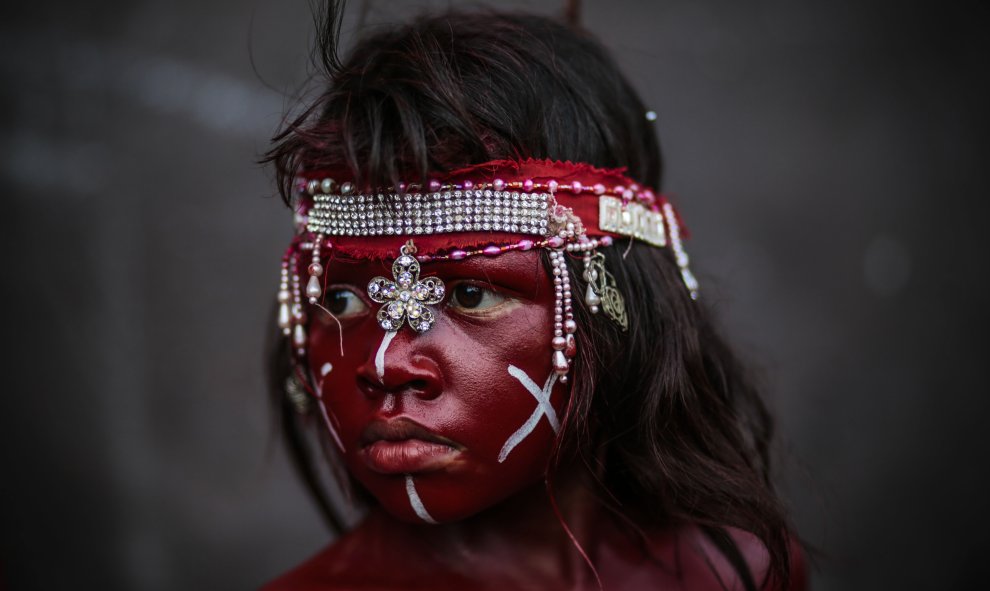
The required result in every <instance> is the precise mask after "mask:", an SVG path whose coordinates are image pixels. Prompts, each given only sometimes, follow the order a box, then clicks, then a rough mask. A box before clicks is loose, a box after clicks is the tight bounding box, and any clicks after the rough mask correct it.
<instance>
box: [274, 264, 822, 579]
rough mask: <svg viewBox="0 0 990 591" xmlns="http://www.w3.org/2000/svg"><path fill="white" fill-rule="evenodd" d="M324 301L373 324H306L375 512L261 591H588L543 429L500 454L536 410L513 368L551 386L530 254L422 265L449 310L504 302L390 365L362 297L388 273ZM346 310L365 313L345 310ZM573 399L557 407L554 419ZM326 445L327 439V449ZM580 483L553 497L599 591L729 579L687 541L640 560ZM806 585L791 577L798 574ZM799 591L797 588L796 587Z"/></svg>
mask: <svg viewBox="0 0 990 591" xmlns="http://www.w3.org/2000/svg"><path fill="white" fill-rule="evenodd" d="M327 274H328V283H327V290H328V292H329V291H331V290H334V289H347V290H350V291H352V292H353V293H355V294H356V295H357V296H359V297H360V298H362V299H363V304H364V306H366V309H364V310H363V311H360V313H355V314H345V315H344V316H345V317H341V319H340V320H341V326H342V332H343V347H344V354H343V356H342V355H341V353H340V342H339V339H340V332H339V329H338V325H337V323H336V322H335V321H334V320H333V319H331V318H330V317H329V316H327V315H326V314H325V313H322V312H320V311H318V310H316V309H312V310H311V312H310V316H311V320H310V323H309V335H310V342H309V349H308V350H309V353H308V354H309V360H308V361H309V366H310V367H311V368H320V367H323V366H324V365H325V364H326V363H329V364H331V365H332V367H333V369H332V371H331V372H330V373H329V374H327V375H326V376H325V377H323V378H320V376H318V375H314V380H315V381H316V384H317V389H318V392H320V393H321V395H322V397H323V400H324V402H325V405H326V409H327V412H328V414H329V416H330V420H331V422H332V423H333V425H334V428H335V430H336V431H337V434H338V435H339V438H340V441H341V443H342V444H343V447H344V453H343V454H342V455H343V459H344V463H345V464H346V466H347V468H348V470H349V471H350V473H351V474H352V475H353V476H354V478H355V479H356V480H357V481H358V482H360V484H361V485H362V486H363V487H365V488H366V489H367V490H368V491H369V492H370V493H371V494H372V495H373V496H374V497H375V498H376V499H377V501H378V503H379V505H377V506H374V507H372V509H371V511H370V513H369V515H368V516H367V517H366V518H365V519H364V521H363V522H362V523H361V524H359V525H358V526H357V527H356V528H355V529H353V530H352V531H350V532H348V533H347V534H345V535H344V536H343V537H342V538H341V539H339V540H337V541H336V542H335V543H334V544H332V545H331V546H329V547H328V548H327V549H325V550H323V551H322V552H320V553H319V554H317V555H316V556H315V557H313V558H312V559H310V560H309V561H307V562H306V563H304V564H303V565H301V566H300V567H298V568H297V569H295V570H294V571H292V572H290V573H288V574H287V575H285V576H283V577H281V578H279V579H278V580H276V581H274V582H272V583H271V584H269V585H268V586H266V587H265V589H266V590H267V591H289V590H316V589H358V588H360V589H500V590H503V589H597V588H598V584H597V582H596V580H595V575H594V574H593V571H592V569H590V568H589V567H588V566H587V564H586V563H585V561H584V559H583V558H582V556H581V554H580V553H579V551H578V550H577V548H576V546H575V544H574V543H573V542H572V541H571V540H570V538H569V537H568V535H567V533H566V532H565V530H564V528H563V527H562V526H561V523H560V521H559V520H558V518H557V516H556V514H555V512H554V508H553V506H552V505H551V503H550V501H549V499H548V496H547V492H546V489H545V487H544V482H543V481H544V471H545V466H546V463H547V459H548V458H549V455H550V451H551V447H552V445H553V442H554V439H555V432H554V430H553V428H552V427H551V425H550V422H549V421H548V419H547V418H546V417H540V421H539V422H538V423H537V425H536V428H535V429H534V430H533V432H532V433H531V434H530V435H529V436H528V437H526V438H525V439H524V440H523V441H522V442H521V443H520V444H519V445H518V446H517V447H516V448H515V449H514V450H513V451H512V452H511V453H510V454H509V455H508V457H507V459H506V460H505V461H504V462H501V463H500V462H499V461H498V455H499V452H500V451H501V449H502V447H503V445H504V444H505V442H506V440H507V438H508V437H509V436H510V435H511V434H512V433H514V432H515V431H516V430H517V429H518V428H519V427H520V426H521V425H523V423H525V422H526V421H527V419H529V418H530V416H531V415H532V414H533V411H534V409H536V408H537V401H536V399H535V398H534V396H533V395H532V394H531V393H530V392H529V391H528V390H527V389H526V388H525V387H524V386H523V385H522V384H521V383H520V381H519V380H518V379H516V378H515V377H513V376H511V375H510V374H509V373H508V367H509V365H510V364H511V365H514V366H516V367H518V368H519V369H521V370H523V372H524V373H525V374H526V375H527V376H529V377H530V379H532V381H533V382H535V383H536V384H538V385H542V384H543V383H544V382H545V381H546V379H547V377H548V376H549V375H550V372H551V371H552V370H551V363H550V360H551V348H550V338H551V337H552V326H553V300H554V297H553V284H552V281H551V280H550V277H549V275H548V273H547V271H546V270H545V269H544V267H543V265H542V263H541V261H540V257H539V253H537V252H532V251H531V252H511V253H507V254H504V255H501V256H498V257H494V258H488V257H472V258H469V259H466V260H463V261H458V262H448V263H428V264H424V265H423V268H422V276H423V277H426V276H439V277H440V278H441V279H443V281H444V282H445V283H446V284H447V293H448V294H451V293H452V292H453V291H454V289H455V288H456V286H457V285H458V284H459V283H461V282H469V283H470V284H474V285H481V286H484V287H486V288H488V289H491V290H493V291H494V292H495V293H496V294H500V296H501V299H499V298H496V300H497V301H498V303H497V305H494V306H492V307H490V308H487V309H485V310H481V311H479V310H465V309H460V308H458V307H456V306H451V305H449V303H448V301H449V299H450V298H449V297H448V298H447V299H446V300H445V301H444V302H443V303H441V304H439V305H438V306H436V312H437V323H436V325H435V326H433V328H432V329H430V330H429V331H427V332H426V333H424V334H416V333H415V332H414V331H413V330H412V329H410V328H409V327H408V326H404V327H403V328H402V329H401V330H400V331H399V332H398V333H397V335H396V336H395V338H394V339H393V340H392V342H391V344H390V346H389V347H388V348H387V351H386V354H385V357H384V366H383V367H384V376H383V379H379V376H378V372H377V370H376V365H375V355H376V353H377V352H378V349H379V346H380V344H381V342H382V338H383V337H384V334H385V333H384V331H383V330H382V329H381V328H379V327H378V326H377V324H376V322H375V313H376V312H377V311H378V307H379V306H378V305H377V304H374V303H372V302H371V301H370V300H369V299H368V297H367V294H366V292H365V289H366V286H367V284H368V281H369V280H370V279H371V278H372V277H374V276H377V275H383V276H386V277H390V275H391V273H390V261H386V262H384V263H382V262H369V261H363V262H346V263H345V262H340V261H332V262H331V263H329V265H328V269H327ZM354 308H355V309H358V308H360V306H357V305H356V306H354ZM566 395H567V393H566V388H565V386H564V385H562V384H559V383H558V384H556V385H555V386H554V388H553V390H552V395H551V399H550V401H551V404H552V406H553V407H554V408H555V409H556V411H557V413H558V414H560V415H562V413H563V407H564V404H565V402H566ZM328 436H329V435H328ZM577 473H579V472H578V471H573V472H572V471H560V473H559V474H558V475H557V476H555V482H554V488H555V491H556V493H557V500H558V505H559V507H560V511H561V514H562V516H563V518H564V520H565V521H566V522H567V523H568V525H569V526H570V528H571V530H572V531H573V533H574V535H575V536H576V538H577V540H578V541H579V542H580V545H581V546H582V548H583V549H584V551H585V552H587V554H588V556H589V558H590V559H591V561H592V562H593V564H594V565H595V569H596V570H597V573H598V575H599V576H600V577H601V580H602V583H603V585H604V588H605V589H609V590H612V589H615V590H618V589H647V588H651V589H659V588H662V589H698V590H704V589H722V588H723V587H722V584H721V583H720V580H721V581H723V582H725V583H726V587H725V588H729V589H732V588H740V589H741V588H742V587H741V586H736V587H734V586H733V583H732V581H735V579H736V576H735V575H734V571H733V570H732V568H731V567H730V566H729V565H728V563H727V561H726V560H725V559H724V558H722V557H721V555H720V554H719V553H718V551H717V550H715V549H714V548H713V547H712V546H711V544H710V543H709V542H708V541H707V540H706V538H704V536H702V535H701V533H700V532H699V531H698V530H697V529H695V528H693V527H681V528H671V529H658V530H649V531H647V535H648V544H647V548H646V549H645V550H646V551H645V553H644V548H642V547H640V546H639V545H637V544H636V543H634V538H632V537H631V536H630V535H629V534H628V533H627V532H626V531H624V530H621V529H620V528H619V527H618V526H617V525H616V523H615V522H614V520H613V519H612V518H611V517H610V516H608V515H607V514H605V513H604V512H603V511H602V510H601V508H600V504H598V503H597V502H595V500H594V499H592V498H590V497H589V496H588V493H587V491H588V490H589V487H587V486H585V485H583V483H582V482H581V480H580V477H578V476H574V474H577ZM406 474H411V475H412V477H413V481H414V482H415V487H416V491H417V493H418V495H419V498H420V499H421V501H422V504H423V506H424V507H425V509H426V510H427V511H428V512H429V515H430V516H431V517H432V518H434V519H435V520H436V521H438V522H439V524H438V525H428V524H424V523H423V521H422V519H421V518H420V517H418V516H417V513H416V511H415V510H414V508H413V507H412V505H411V503H410V498H409V495H408V494H407V490H406V483H405V480H406V476H405V475H406ZM734 535H735V537H736V539H737V541H738V542H739V544H740V547H741V549H742V551H743V553H744V555H745V556H746V558H747V560H748V561H749V562H750V564H751V565H752V566H753V568H754V570H755V572H756V573H757V576H760V573H761V572H762V571H763V570H764V569H765V562H766V555H765V552H764V551H763V548H762V545H761V544H760V543H759V542H758V541H756V540H755V538H753V537H752V536H750V535H748V534H745V533H742V532H734ZM797 568H798V569H799V570H800V569H801V567H800V564H799V565H798V566H797ZM795 574H796V575H797V577H796V578H797V580H798V584H797V585H795V586H794V587H793V588H795V589H799V588H803V583H802V581H803V572H796V573H795Z"/></svg>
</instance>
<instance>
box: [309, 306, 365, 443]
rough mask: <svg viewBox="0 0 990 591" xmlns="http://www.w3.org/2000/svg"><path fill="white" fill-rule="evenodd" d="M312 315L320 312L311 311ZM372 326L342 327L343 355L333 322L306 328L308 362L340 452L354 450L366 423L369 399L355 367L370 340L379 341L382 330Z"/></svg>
mask: <svg viewBox="0 0 990 591" xmlns="http://www.w3.org/2000/svg"><path fill="white" fill-rule="evenodd" d="M312 314H320V312H319V311H318V310H317V311H313V312H312ZM376 328H377V327H375V326H374V325H372V326H370V327H364V326H357V327H355V328H353V329H350V330H349V329H346V328H345V330H344V340H343V355H341V337H340V331H339V329H338V328H337V325H336V323H333V322H332V321H330V322H325V321H323V320H317V321H314V322H312V323H311V324H310V327H309V345H308V359H307V361H308V363H309V367H310V371H311V373H312V378H313V383H314V385H315V389H316V394H317V396H318V397H319V399H320V403H321V409H322V410H323V411H324V412H325V413H326V416H325V420H326V421H327V422H329V424H330V431H331V436H333V437H335V438H338V439H339V440H341V442H338V447H340V448H342V451H345V452H348V453H349V452H352V451H354V450H353V448H354V442H355V441H357V439H358V437H359V436H360V430H361V429H362V428H363V425H364V424H365V423H366V422H367V416H368V413H369V411H370V409H371V407H370V404H369V401H368V400H367V399H366V398H365V397H364V396H362V395H361V394H360V392H358V389H357V381H356V376H357V372H358V367H360V366H361V364H362V363H364V362H365V360H366V359H367V356H368V350H369V347H370V345H369V342H370V341H371V340H372V339H374V338H375V337H377V338H378V340H379V341H380V340H381V338H382V336H383V335H384V333H383V332H382V331H381V330H380V329H379V330H376Z"/></svg>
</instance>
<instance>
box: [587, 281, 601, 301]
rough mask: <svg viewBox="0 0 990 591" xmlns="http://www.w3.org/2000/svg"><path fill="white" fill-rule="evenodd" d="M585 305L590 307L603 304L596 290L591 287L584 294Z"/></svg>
mask: <svg viewBox="0 0 990 591" xmlns="http://www.w3.org/2000/svg"><path fill="white" fill-rule="evenodd" d="M584 303H586V304H588V305H589V306H597V305H598V304H600V303H602V299H601V298H600V297H598V294H597V293H595V290H594V289H592V288H591V286H590V285H589V286H588V291H587V292H586V293H585V294H584Z"/></svg>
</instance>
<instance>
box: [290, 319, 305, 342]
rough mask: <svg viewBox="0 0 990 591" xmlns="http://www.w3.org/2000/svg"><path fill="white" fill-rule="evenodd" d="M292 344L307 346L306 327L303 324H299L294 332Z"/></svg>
mask: <svg viewBox="0 0 990 591" xmlns="http://www.w3.org/2000/svg"><path fill="white" fill-rule="evenodd" d="M292 344H293V345H295V346H296V347H298V348H302V347H305V346H306V329H305V328H303V325H301V324H297V325H296V327H295V330H294V331H293V333H292Z"/></svg>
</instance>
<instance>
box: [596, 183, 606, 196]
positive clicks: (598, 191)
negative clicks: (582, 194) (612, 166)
mask: <svg viewBox="0 0 990 591" xmlns="http://www.w3.org/2000/svg"><path fill="white" fill-rule="evenodd" d="M604 192H605V185H603V184H601V183H595V194H596V195H601V194H603V193H604Z"/></svg>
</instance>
